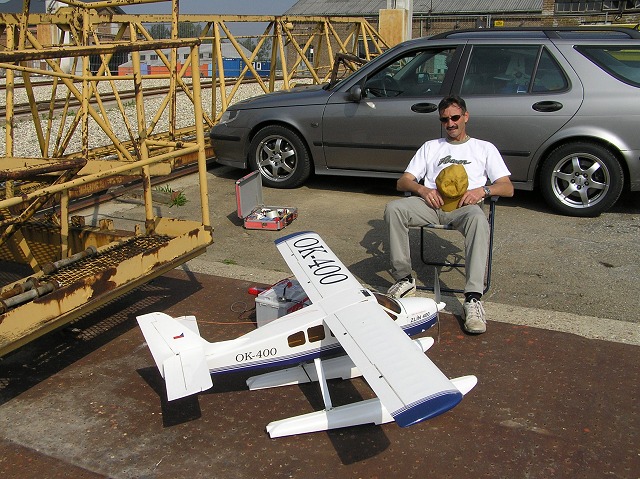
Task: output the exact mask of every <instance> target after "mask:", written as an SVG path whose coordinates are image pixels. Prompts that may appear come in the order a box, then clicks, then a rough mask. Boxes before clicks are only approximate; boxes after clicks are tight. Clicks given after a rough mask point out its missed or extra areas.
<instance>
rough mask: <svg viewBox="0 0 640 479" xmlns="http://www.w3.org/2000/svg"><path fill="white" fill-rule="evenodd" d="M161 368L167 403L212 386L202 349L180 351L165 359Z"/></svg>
mask: <svg viewBox="0 0 640 479" xmlns="http://www.w3.org/2000/svg"><path fill="white" fill-rule="evenodd" d="M163 367H164V381H165V383H166V385H167V399H168V400H169V401H173V400H174V399H179V398H182V397H185V396H189V395H191V394H196V393H199V392H200V391H206V390H207V389H209V388H210V387H211V386H213V381H212V380H211V374H209V368H208V367H207V362H206V360H205V357H204V349H202V348H193V349H187V350H184V351H181V352H180V353H179V354H177V355H175V356H171V357H170V358H168V359H166V360H165V362H164V364H163Z"/></svg>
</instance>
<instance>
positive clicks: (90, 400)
mask: <svg viewBox="0 0 640 479" xmlns="http://www.w3.org/2000/svg"><path fill="white" fill-rule="evenodd" d="M250 285H252V283H249V282H246V281H239V280H232V279H225V278H220V277H215V276H206V275H197V274H193V273H190V272H188V271H187V272H184V271H179V270H173V271H171V272H170V273H167V274H165V275H164V276H162V277H160V278H158V279H156V280H154V281H153V282H151V283H149V284H146V285H143V286H141V287H140V288H139V289H137V290H136V291H134V292H133V293H131V294H129V295H127V296H125V297H122V298H120V299H118V300H117V301H114V302H112V303H110V304H109V305H107V306H105V307H103V308H102V309H100V310H99V311H97V312H96V313H92V314H91V315H88V316H86V317H84V318H82V319H81V320H80V321H79V322H77V323H76V324H74V328H75V329H74V330H73V331H72V332H67V333H64V332H54V333H51V334H49V335H47V336H45V337H43V338H40V339H39V340H37V341H34V342H32V343H30V344H29V345H27V346H26V347H24V348H22V349H20V350H18V351H16V352H14V353H13V354H11V355H9V356H7V357H5V358H4V359H3V360H1V362H0V453H1V454H0V474H2V477H3V478H7V479H8V478H12V477H38V476H41V477H63V476H64V473H65V472H67V473H69V474H72V475H73V477H89V478H92V477H110V478H129V477H148V478H164V477H170V478H175V477H224V478H245V477H246V478H248V477H251V478H253V477H293V478H308V477H323V478H333V477H336V478H337V477H380V478H384V477H407V478H410V477H416V478H424V477H437V478H446V477H455V478H482V477H487V478H524V477H527V478H574V477H580V478H587V479H590V478H593V479H596V478H597V479H601V478H604V477H615V478H630V479H637V478H638V477H639V476H640V456H639V452H640V451H639V449H638V444H639V443H640V437H639V431H640V417H639V409H640V406H639V403H640V401H638V383H639V379H640V378H639V376H640V372H639V369H638V368H637V357H638V347H637V346H630V345H624V344H620V343H612V342H606V341H599V340H588V339H585V338H582V337H579V336H575V335H571V334H566V333H558V332H553V331H547V330H542V329H536V328H530V327H522V326H514V325H510V324H505V323H494V322H491V321H490V322H489V329H488V332H487V333H486V334H484V335H482V336H469V335H465V334H464V333H462V331H461V328H460V325H459V323H458V318H455V317H454V316H451V315H444V317H443V318H442V322H441V323H442V328H441V341H440V343H437V344H436V345H434V347H433V348H432V349H431V350H430V351H429V357H430V358H431V359H432V360H433V361H434V362H435V363H436V364H438V366H439V367H440V368H441V369H442V370H443V371H444V372H445V374H447V375H448V376H450V377H455V376H458V375H464V374H476V375H477V376H478V378H479V383H478V386H476V388H475V389H473V390H472V391H471V392H470V393H469V394H468V395H467V396H466V397H465V398H464V399H463V401H462V402H461V403H460V404H459V405H458V406H457V407H456V408H454V409H453V410H451V411H449V412H447V413H446V414H444V415H442V416H439V417H437V418H435V419H432V420H430V421H426V422H423V423H420V424H418V425H415V426H412V427H410V428H405V429H403V428H399V427H397V426H396V425H395V424H387V425H384V426H381V427H378V426H362V427H354V428H348V429H342V430H337V431H333V432H328V433H316V434H307V435H302V436H296V437H290V438H281V439H269V437H268V436H267V434H266V433H265V430H264V427H265V425H266V424H267V423H268V422H269V421H272V420H275V419H280V418H283V417H288V416H291V415H296V414H301V413H305V412H309V411H311V410H313V409H318V408H320V407H321V404H322V398H321V395H320V392H319V390H318V389H317V387H316V386H314V385H305V386H302V387H297V386H294V387H286V388H279V389H274V390H266V391H253V392H250V391H248V390H247V388H246V385H245V380H246V378H247V377H248V374H231V375H225V376H216V377H214V388H213V389H212V390H210V391H207V392H205V393H202V394H200V395H198V396H197V397H191V398H185V399H182V400H178V401H174V402H171V403H168V402H167V401H166V398H165V393H164V383H163V381H162V379H161V377H160V375H159V373H158V371H157V370H156V368H155V365H154V363H153V359H152V357H151V354H150V353H149V351H148V349H147V347H146V345H144V342H143V337H142V334H141V333H140V331H139V330H138V328H137V326H136V323H135V316H136V315H138V314H142V313H145V312H150V311H156V310H159V311H165V312H167V313H169V314H172V315H183V314H195V315H196V316H197V317H198V319H199V323H200V329H201V332H202V335H203V336H205V337H206V338H207V339H209V340H223V339H230V338H233V337H236V336H238V335H240V334H242V333H245V332H247V331H249V330H251V329H252V328H253V327H254V325H253V324H251V320H252V319H253V315H252V311H244V312H242V311H243V310H245V309H247V308H251V307H252V305H253V297H251V296H249V295H248V294H247V293H246V290H247V287H248V286H250ZM247 321H249V323H247ZM220 323H224V324H220ZM429 333H430V334H433V335H435V334H436V331H435V330H432V331H430V332H429ZM329 386H330V389H331V392H332V398H333V400H334V404H336V405H337V404H343V403H346V402H351V401H355V400H359V399H360V398H365V399H366V398H368V397H371V391H370V390H369V389H368V387H367V386H366V383H364V381H362V380H360V379H357V380H352V381H331V382H330V384H329Z"/></svg>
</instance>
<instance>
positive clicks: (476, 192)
mask: <svg viewBox="0 0 640 479" xmlns="http://www.w3.org/2000/svg"><path fill="white" fill-rule="evenodd" d="M483 199H484V189H483V188H482V187H480V188H474V189H472V190H467V191H466V192H465V194H464V195H462V198H460V201H459V202H458V208H460V207H462V206H466V205H475V204H478V203H480V202H481V201H482V200H483Z"/></svg>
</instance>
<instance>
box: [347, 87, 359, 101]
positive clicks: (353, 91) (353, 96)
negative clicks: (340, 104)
mask: <svg viewBox="0 0 640 479" xmlns="http://www.w3.org/2000/svg"><path fill="white" fill-rule="evenodd" d="M347 98H348V99H349V100H350V101H355V102H356V103H359V102H360V100H362V87H361V86H360V85H353V86H352V87H351V88H349V94H348V96H347Z"/></svg>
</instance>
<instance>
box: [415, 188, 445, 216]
mask: <svg viewBox="0 0 640 479" xmlns="http://www.w3.org/2000/svg"><path fill="white" fill-rule="evenodd" d="M420 196H421V197H422V199H424V201H425V203H427V205H428V206H430V207H431V208H433V209H434V210H437V209H438V208H442V205H444V199H443V198H442V195H441V194H440V192H439V191H438V190H435V189H431V188H427V187H426V186H424V185H423V186H422V188H420Z"/></svg>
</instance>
